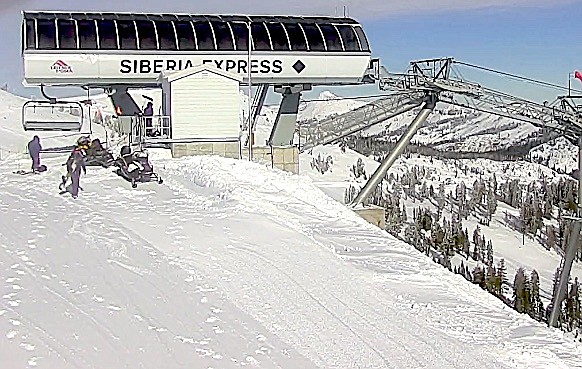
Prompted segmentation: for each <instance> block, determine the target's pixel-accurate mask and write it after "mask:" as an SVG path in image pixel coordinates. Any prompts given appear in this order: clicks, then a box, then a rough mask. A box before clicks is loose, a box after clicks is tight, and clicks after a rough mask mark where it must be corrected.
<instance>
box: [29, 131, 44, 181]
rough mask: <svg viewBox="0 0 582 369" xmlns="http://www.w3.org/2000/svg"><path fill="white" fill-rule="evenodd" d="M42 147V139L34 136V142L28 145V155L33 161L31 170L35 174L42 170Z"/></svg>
mask: <svg viewBox="0 0 582 369" xmlns="http://www.w3.org/2000/svg"><path fill="white" fill-rule="evenodd" d="M41 150H42V146H41V144H40V137H38V136H34V137H33V138H32V140H31V141H30V142H29V143H28V154H29V155H30V158H31V159H32V166H31V169H32V171H33V172H35V173H36V172H38V171H39V169H40V151H41Z"/></svg>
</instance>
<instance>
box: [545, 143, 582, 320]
mask: <svg viewBox="0 0 582 369" xmlns="http://www.w3.org/2000/svg"><path fill="white" fill-rule="evenodd" d="M578 147H579V149H578V173H579V174H578V217H577V218H576V219H574V221H573V222H572V226H571V227H570V238H569V239H568V246H567V249H566V253H565V255H564V259H563V260H562V263H561V266H562V270H561V271H560V281H559V283H558V288H557V289H556V292H555V294H554V296H553V298H552V312H551V314H550V319H549V321H548V324H549V325H550V327H556V326H557V325H558V318H559V317H560V311H561V308H562V301H564V297H565V296H566V292H567V291H568V282H569V281H570V272H571V271H572V263H573V262H574V259H575V258H576V252H577V251H578V239H579V237H580V230H581V228H582V218H581V217H582V178H581V174H582V136H580V138H579V139H578Z"/></svg>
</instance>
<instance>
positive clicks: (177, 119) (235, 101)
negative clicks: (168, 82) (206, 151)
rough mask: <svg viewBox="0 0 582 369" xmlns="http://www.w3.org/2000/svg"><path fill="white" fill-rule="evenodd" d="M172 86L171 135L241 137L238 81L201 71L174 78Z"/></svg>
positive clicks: (179, 136) (175, 137)
mask: <svg viewBox="0 0 582 369" xmlns="http://www.w3.org/2000/svg"><path fill="white" fill-rule="evenodd" d="M171 90H172V92H171V97H170V99H171V107H172V138H174V139H182V138H223V137H238V135H239V131H240V117H239V115H240V97H239V84H238V82H237V81H235V80H232V79H230V78H226V77H223V76H219V75H216V74H214V73H211V72H200V73H197V74H194V75H191V76H188V77H186V78H183V79H179V80H176V81H174V82H173V83H172V87H171Z"/></svg>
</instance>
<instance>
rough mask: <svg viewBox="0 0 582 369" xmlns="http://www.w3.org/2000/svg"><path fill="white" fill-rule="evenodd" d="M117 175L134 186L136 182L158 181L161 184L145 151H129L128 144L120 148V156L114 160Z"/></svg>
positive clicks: (160, 179) (161, 181)
mask: <svg viewBox="0 0 582 369" xmlns="http://www.w3.org/2000/svg"><path fill="white" fill-rule="evenodd" d="M115 165H116V166H117V168H118V169H117V170H116V173H117V175H119V176H121V177H123V178H125V179H126V180H127V181H129V182H130V183H131V187H133V188H136V187H137V184H138V183H146V182H154V181H155V182H158V183H159V184H162V183H163V182H164V181H163V180H162V178H161V177H160V176H159V175H158V174H157V173H155V172H154V167H153V165H152V164H151V163H150V161H149V157H148V154H147V152H145V151H134V152H131V148H130V147H129V146H123V147H122V148H121V152H120V156H119V157H118V158H117V160H115Z"/></svg>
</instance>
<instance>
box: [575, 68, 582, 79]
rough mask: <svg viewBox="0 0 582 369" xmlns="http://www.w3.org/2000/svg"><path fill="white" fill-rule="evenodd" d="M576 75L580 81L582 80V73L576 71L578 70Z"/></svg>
mask: <svg viewBox="0 0 582 369" xmlns="http://www.w3.org/2000/svg"><path fill="white" fill-rule="evenodd" d="M574 77H576V78H578V79H579V80H580V82H582V73H580V72H578V71H576V72H574Z"/></svg>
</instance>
